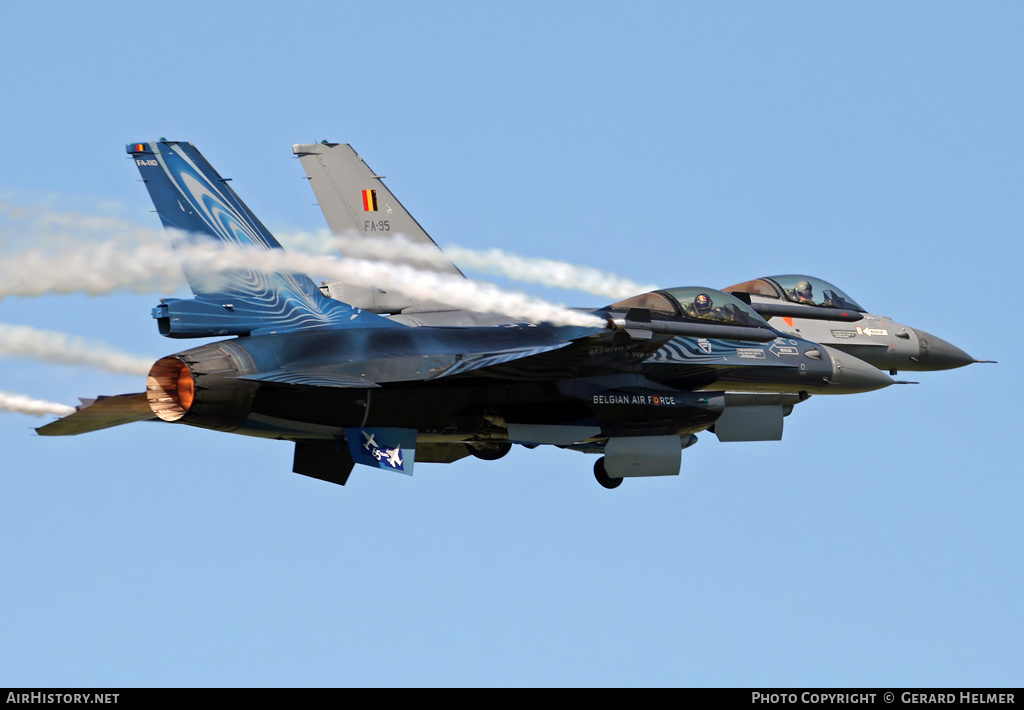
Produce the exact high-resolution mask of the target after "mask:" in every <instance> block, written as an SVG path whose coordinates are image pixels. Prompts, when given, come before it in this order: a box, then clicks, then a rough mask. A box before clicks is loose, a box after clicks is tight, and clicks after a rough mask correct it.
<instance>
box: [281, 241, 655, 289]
mask: <svg viewBox="0 0 1024 710" xmlns="http://www.w3.org/2000/svg"><path fill="white" fill-rule="evenodd" d="M281 240H282V242H284V241H287V242H289V244H292V245H295V246H296V247H297V248H299V249H301V250H302V251H304V252H306V253H315V254H322V255H328V254H336V253H338V252H340V253H341V254H342V256H344V257H351V258H359V259H369V260H374V261H387V262H394V263H399V264H408V265H410V266H413V267H415V268H417V269H420V270H433V268H436V267H440V266H443V265H444V264H447V263H448V261H449V260H451V261H452V262H453V263H455V264H456V265H457V266H458V267H460V268H462V269H471V270H477V271H485V272H487V273H491V274H500V275H501V276H505V277H507V278H510V279H513V280H515V281H524V282H527V283H537V284H542V285H544V286H552V287H555V288H565V289H571V290H575V291H582V292H584V293H591V294H594V295H595V296H604V297H606V298H610V299H612V300H619V299H623V298H628V297H629V296H635V295H637V294H640V293H646V292H648V291H654V290H656V289H658V288H659V287H658V286H655V285H653V284H643V283H638V282H636V281H632V280H630V279H626V278H623V277H621V276H617V275H615V274H612V273H610V272H607V271H602V270H600V269H595V268H591V267H589V266H576V265H574V264H570V263H568V262H565V261H554V260H552V259H539V258H534V257H525V256H519V255H517V254H512V253H510V252H507V251H504V250H502V249H489V250H487V251H479V250H475V249H467V248H465V247H460V246H458V245H456V244H449V245H448V246H446V247H445V248H444V251H443V252H442V251H441V250H440V249H439V248H438V247H436V246H434V245H431V244H423V243H419V242H413V241H411V240H410V239H408V238H407V237H406V236H405V235H402V234H398V235H395V236H392V237H374V238H372V239H366V238H364V237H362V236H360V235H359V234H357V233H355V232H350V233H347V234H344V235H341V236H336V237H332V236H331V235H330V233H329V232H327V231H326V230H320V231H318V232H314V233H312V234H308V233H288V234H283V235H282V236H281Z"/></svg>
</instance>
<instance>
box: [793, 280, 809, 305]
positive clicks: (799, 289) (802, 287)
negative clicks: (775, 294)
mask: <svg viewBox="0 0 1024 710" xmlns="http://www.w3.org/2000/svg"><path fill="white" fill-rule="evenodd" d="M793 293H794V294H795V295H796V297H797V298H799V299H801V300H804V301H810V300H811V299H812V298H814V292H813V289H812V288H811V284H810V282H809V281H800V282H799V283H797V285H796V288H794V289H793Z"/></svg>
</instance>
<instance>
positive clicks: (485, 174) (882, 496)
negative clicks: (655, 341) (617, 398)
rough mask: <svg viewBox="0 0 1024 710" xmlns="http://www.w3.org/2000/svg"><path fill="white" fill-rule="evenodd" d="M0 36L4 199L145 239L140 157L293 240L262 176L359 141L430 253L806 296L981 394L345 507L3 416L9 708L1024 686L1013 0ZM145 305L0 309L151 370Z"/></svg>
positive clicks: (1023, 12)
mask: <svg viewBox="0 0 1024 710" xmlns="http://www.w3.org/2000/svg"><path fill="white" fill-rule="evenodd" d="M4 25H5V28H6V30H5V31H4V33H3V34H4V37H3V41H2V42H0V88H2V94H3V105H4V110H3V111H0V129H2V131H0V135H3V136H4V138H5V140H3V141H2V143H0V200H3V201H5V202H7V203H14V204H19V205H26V206H33V207H36V208H39V209H53V210H62V211H76V212H80V213H82V214H83V215H107V216H116V217H118V218H120V219H125V220H129V221H132V222H137V223H139V224H142V225H145V226H151V227H153V226H157V220H156V217H155V215H154V214H152V213H151V212H150V210H151V209H152V207H151V205H150V203H149V200H148V197H147V195H146V192H145V189H144V188H143V186H142V184H141V183H139V182H138V174H137V172H136V170H135V168H134V167H133V166H132V165H131V164H130V162H129V161H128V160H126V155H125V153H124V145H125V144H126V143H128V142H130V141H138V140H152V139H155V138H159V137H167V138H170V139H174V140H188V141H191V142H193V143H194V144H195V145H196V146H197V147H198V148H199V149H200V150H201V151H203V153H204V154H205V155H206V157H207V158H208V159H209V160H210V161H211V162H212V163H213V164H214V165H215V166H216V167H217V168H218V170H220V172H221V173H222V174H224V175H225V176H228V177H231V178H233V180H234V181H233V183H232V185H233V186H234V188H235V189H236V191H237V192H238V193H239V194H240V195H241V197H242V198H243V199H244V200H245V201H246V202H247V203H248V205H249V206H250V207H251V208H252V209H253V210H254V211H255V212H256V213H257V214H258V215H259V216H260V217H261V218H262V219H263V220H264V221H265V223H266V224H267V225H268V226H269V227H270V228H271V229H272V230H292V231H296V230H309V231H312V230H316V229H320V228H322V227H323V226H324V224H323V219H322V217H321V215H320V213H319V210H318V209H317V208H316V207H315V206H314V205H313V203H314V198H313V195H312V192H311V191H310V190H309V187H308V185H307V184H306V180H305V179H304V176H303V173H302V170H301V168H300V166H299V164H298V161H297V160H295V159H294V157H293V156H292V154H291V148H290V146H291V145H292V144H293V143H303V142H313V141H319V140H322V139H330V140H332V141H341V142H349V143H352V144H353V145H354V146H355V147H356V149H357V150H358V151H359V153H360V154H361V155H362V156H363V157H364V158H365V159H366V161H367V162H368V163H369V164H370V165H371V166H372V167H373V168H374V169H375V170H377V171H378V172H379V173H381V174H384V175H387V176H388V181H387V182H388V185H389V187H390V188H391V189H392V190H393V191H394V192H395V193H396V194H397V195H398V196H399V197H400V199H401V200H402V201H403V202H404V204H405V205H406V206H407V207H408V208H409V209H410V210H411V211H412V213H413V214H414V215H416V217H417V218H418V220H419V221H420V223H421V224H423V226H424V227H425V228H426V229H427V230H428V231H429V232H430V233H431V234H432V235H433V236H434V237H435V239H437V240H438V241H439V242H441V243H442V244H444V243H457V244H459V245H462V246H465V247H470V248H478V249H489V248H493V247H498V248H503V249H508V250H510V251H513V252H516V253H519V254H523V255H527V256H538V257H546V258H552V259H559V260H565V261H570V262H573V263H578V264H581V265H586V266H592V267H596V268H601V269H606V270H610V271H614V272H615V273H618V274H621V275H623V276H625V277H628V278H632V279H635V280H637V281H641V282H653V283H658V284H660V285H662V286H665V287H672V286H682V285H705V286H710V287H723V286H727V285H729V284H732V283H736V282H739V281H743V280H746V279H749V278H753V277H756V276H761V275H767V274H774V273H809V274H813V275H816V276H819V277H822V278H825V279H827V280H829V281H832V282H834V283H836V284H837V285H839V286H840V287H841V288H842V289H843V290H845V291H846V292H847V293H849V294H850V295H851V296H853V297H854V298H855V299H856V300H857V301H859V302H860V303H861V304H863V305H864V306H865V307H867V308H868V309H870V310H872V311H874V312H876V313H884V314H886V315H890V316H892V317H893V318H896V319H898V320H899V321H901V322H903V323H907V324H909V325H912V326H914V327H916V328H919V329H923V330H926V331H928V332H931V333H934V334H935V335H938V336H939V337H942V338H945V339H947V340H949V341H951V342H953V343H954V344H956V345H958V346H960V347H962V348H963V349H965V350H966V351H968V352H970V353H971V354H972V355H974V356H975V357H978V358H987V359H992V360H998V361H999V364H998V365H974V366H971V367H968V368H963V369H960V370H955V371H951V372H943V373H922V374H920V375H919V376H916V377H908V379H916V380H920V381H921V384H920V385H917V386H914V387H890V388H888V389H886V390H882V391H880V392H875V393H871V394H864V395H855V396H846V397H833V398H829V397H815V398H812V399H811V401H809V402H807V403H805V404H802V405H800V406H799V407H798V408H797V410H796V411H795V412H794V413H793V415H792V416H790V417H789V418H788V419H787V420H786V432H785V438H784V439H783V441H781V442H771V443H753V444H721V443H719V442H718V441H717V440H716V439H715V438H714V437H713V436H710V435H705V436H702V437H701V441H700V443H699V444H698V445H697V446H695V447H693V448H691V449H689V450H687V451H685V452H684V453H683V466H682V471H681V474H680V476H678V477H668V478H662V479H650V480H633V481H627V482H626V483H625V484H624V485H623V486H621V487H620V488H618V489H617V490H615V491H607V490H605V489H603V488H601V487H600V486H598V485H597V484H596V482H595V481H594V479H593V476H592V474H591V466H592V463H593V460H592V458H590V457H586V456H582V455H579V454H575V453H572V452H566V451H561V450H544V449H537V450H533V451H529V450H525V449H519V450H516V451H514V452H513V453H512V454H510V455H509V456H507V457H506V458H505V459H502V460H501V461H498V462H494V463H487V462H483V461H477V460H475V459H468V460H463V461H460V462H457V463H455V464H453V465H450V466H439V465H425V466H418V467H417V470H416V475H415V476H414V477H413V478H411V479H410V478H407V477H405V476H399V475H395V474H388V473H386V472H383V471H382V472H375V471H371V470H368V469H366V470H357V471H356V472H355V473H354V474H353V476H352V479H351V480H350V483H349V484H348V485H347V486H346V487H344V488H339V487H334V486H330V485H328V484H325V483H321V482H319V481H315V480H312V479H307V478H304V477H301V476H297V475H294V474H291V473H289V471H290V468H291V456H292V451H291V448H292V447H291V446H289V445H287V444H284V443H282V442H272V441H259V440H249V439H245V438H241V437H233V436H231V435H226V434H216V433H212V432H207V431H200V430H195V429H190V428H187V427H177V426H171V425H159V424H145V423H140V424H134V425H130V426H127V427H120V428H116V429H111V430H108V431H104V432H98V433H95V434H93V435H89V436H83V437H72V438H67V439H50V438H42V437H37V436H34V435H33V433H32V427H34V426H38V425H40V424H41V423H43V422H45V421H47V419H46V418H43V419H37V418H33V417H28V416H25V415H20V414H12V413H3V412H0V452H2V458H0V570H2V574H0V599H2V600H3V604H2V605H0V685H4V686H179V685H180V686H206V685H213V686H221V685H229V686H234V685H238V686H264V685H270V686H277V685H285V686H292V685H326V686H352V685H357V686H362V685H371V686H374V685H386V686H390V685H502V686H504V685H573V686H576V685H586V686H591V685H598V686H600V685H630V686H633V685H637V686H649V685H670V686H677V685H681V686H779V685H783V686H789V685H796V686H803V685H810V686H874V687H887V686H899V687H903V686H959V685H966V686H990V685H1011V686H1019V685H1020V683H1021V679H1022V676H1021V669H1020V658H1021V657H1022V656H1024V646H1022V641H1021V639H1022V634H1021V633H1020V631H1021V628H1022V623H1024V612H1022V607H1021V604H1020V599H1021V597H1022V591H1024V572H1022V569H1024V566H1022V565H1021V561H1022V555H1021V545H1022V543H1021V540H1022V535H1021V522H1020V514H1021V508H1022V502H1024V498H1022V493H1024V484H1022V480H1021V474H1022V467H1021V464H1020V462H1019V461H1020V459H1019V447H1018V446H1017V444H1018V443H1019V438H1020V435H1021V418H1020V406H1019V403H1018V401H1017V398H1018V397H1019V394H1018V393H1019V391H1020V383H1021V377H1020V373H1019V369H1018V365H1017V361H1018V360H1019V358H1018V357H1017V355H1018V354H1019V353H1020V352H1021V345H1022V343H1021V336H1020V329H1019V328H1018V327H1017V326H1016V325H1015V323H1014V318H1015V316H1017V314H1018V310H1019V309H1018V308H1017V305H1016V304H1017V299H1018V294H1017V291H1016V284H1017V283H1018V279H1019V274H1018V272H1019V261H1020V255H1021V248H1020V246H1019V240H1020V236H1021V234H1022V228H1024V208H1022V204H1024V203H1022V201H1021V199H1020V194H1021V186H1022V179H1021V178H1022V175H1021V171H1022V167H1021V166H1022V165H1024V145H1022V144H1024V139H1022V131H1021V126H1022V125H1024V101H1022V98H1021V92H1020V87H1021V85H1022V82H1024V48H1022V45H1021V42H1020V37H1021V35H1022V31H1024V9H1022V7H1021V5H1020V4H1018V3H1010V2H990V3H981V4H978V3H973V4H966V3H959V4H957V3H934V2H897V3H881V2H868V3H828V4H825V3H812V2H806V3H796V2H779V3H770V4H768V3H743V2H735V3H714V4H711V3H682V2H673V3H656V2H639V3H628V4H627V3H611V2H598V3H582V2H579V3H572V2H561V3H558V2H555V3H540V2H524V3H516V4H514V5H509V6H506V7H497V6H492V4H490V3H451V2H441V3H433V4H429V5H427V4H422V3H411V2H410V3H398V2H385V3H378V4H373V5H367V4H366V3H326V2H323V3H321V2H302V1H298V2H294V3H290V4H289V6H288V9H287V10H285V9H277V8H260V9H259V10H258V11H254V9H253V7H252V6H251V4H246V3H238V2H221V3H200V2H176V3H149V4H146V5H145V6H143V5H142V4H139V3H127V2H124V3H120V2H102V3H94V4H92V5H90V6H89V7H88V8H86V7H84V6H79V5H77V4H72V3H53V2H39V3H32V4H28V3H21V4H18V5H16V6H12V7H11V8H8V9H7V10H6V11H5V23H4ZM4 238H5V239H7V240H9V243H8V244H5V245H3V246H4V249H5V250H6V253H10V252H12V251H14V250H16V248H18V245H17V244H15V242H16V241H17V239H16V236H12V235H11V234H9V233H8V234H7V235H6V236H5V237H4ZM517 288H523V289H524V290H527V291H528V292H530V293H532V294H535V295H540V296H544V297H548V298H557V299H558V300H560V301H562V302H565V303H569V304H574V305H597V304H595V303H594V298H593V297H592V296H586V295H584V294H574V293H571V292H564V291H561V292H560V291H555V290H547V289H541V288H537V287H532V286H526V285H518V286H517ZM168 295H170V294H168ZM156 299H157V295H156V294H153V295H135V294H127V293H118V294H114V295H110V296H104V297H92V298H91V297H86V296H50V297H39V298H31V299H29V298H8V299H6V300H3V301H0V322H3V323H15V324H25V325H32V326H35V327H37V328H45V329H48V330H57V331H61V332H67V333H73V334H77V335H82V336H88V337H91V338H96V339H100V340H103V341H106V342H108V343H111V344H113V345H115V346H117V347H119V348H121V349H123V350H126V351H128V352H131V353H135V354H138V355H144V356H147V357H152V358H153V359H155V358H157V357H159V356H161V355H164V354H168V353H171V352H176V351H178V350H180V349H182V344H181V343H176V342H172V341H168V340H166V339H163V338H161V337H160V336H159V335H158V334H157V332H156V327H155V324H154V323H153V321H152V319H151V318H150V315H149V311H150V309H151V308H152V306H153V305H154V304H155V303H156ZM142 387H143V384H142V383H141V382H140V380H139V378H137V377H132V376H126V375H112V374H105V373H101V372H97V371H94V370H90V369H85V368H79V367H72V366H56V365H49V364H42V363H36V362H31V361H27V360H15V359H5V360H0V390H12V391H17V392H22V393H25V394H30V395H32V396H35V397H40V398H43V399H48V400H53V401H58V402H64V403H68V404H73V403H75V401H76V398H77V397H78V396H83V397H88V396H95V395H97V394H114V393H119V392H136V391H140V389H141V388H142Z"/></svg>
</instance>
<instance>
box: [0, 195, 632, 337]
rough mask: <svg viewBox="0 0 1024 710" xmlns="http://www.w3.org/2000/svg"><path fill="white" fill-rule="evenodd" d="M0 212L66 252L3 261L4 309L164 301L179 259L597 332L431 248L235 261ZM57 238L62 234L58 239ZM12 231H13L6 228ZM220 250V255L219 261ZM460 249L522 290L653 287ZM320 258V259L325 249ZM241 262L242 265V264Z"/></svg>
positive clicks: (147, 237) (100, 221)
mask: <svg viewBox="0 0 1024 710" xmlns="http://www.w3.org/2000/svg"><path fill="white" fill-rule="evenodd" d="M0 208H2V209H0V217H2V218H5V221H6V222H7V223H9V222H10V221H11V220H12V219H13V220H14V221H15V222H17V221H18V220H19V219H20V220H22V222H23V223H24V224H23V226H24V228H25V229H27V230H28V231H29V232H31V231H33V230H37V231H39V232H40V233H43V232H44V231H45V232H46V234H47V235H48V239H47V241H50V242H51V243H53V242H56V243H58V244H59V245H60V248H59V250H58V251H57V252H56V253H54V251H53V250H52V249H33V250H30V251H26V252H21V253H17V254H14V255H10V256H5V258H4V259H2V260H0V300H2V299H3V298H4V297H7V296H12V295H19V296H39V295H43V294H47V293H56V294H61V293H87V294H90V295H101V294H106V293H111V292H113V291H117V290H123V289H128V290H132V291H134V292H137V293H168V292H173V291H174V290H176V289H177V288H178V287H179V286H180V285H181V283H182V277H181V270H180V267H179V266H178V260H179V259H182V260H184V261H187V262H189V263H190V264H192V267H193V270H194V271H195V272H198V271H199V270H200V268H205V270H206V271H207V272H208V271H209V268H208V267H209V266H210V264H205V263H203V262H204V261H206V260H209V261H210V262H211V263H212V264H216V265H217V266H218V268H221V269H232V268H233V269H239V268H250V269H254V270H271V271H274V270H280V271H302V272H306V273H316V274H318V275H319V276H321V277H327V278H328V279H330V280H337V281H345V282H346V283H351V284H353V285H360V286H365V287H370V288H374V287H376V288H384V289H388V290H399V291H402V292H403V293H406V294H408V295H410V296H413V297H415V298H418V299H422V300H431V301H437V302H443V303H446V304H449V305H451V306H453V307H456V308H462V309H466V310H477V311H486V312H498V313H504V314H506V315H509V316H512V317H515V318H522V319H524V320H532V321H550V322H556V323H565V324H579V325H584V324H585V325H597V322H596V319H593V318H589V317H582V316H581V315H580V313H579V312H578V311H572V310H570V309H567V308H565V307H564V306H556V305H553V304H547V303H546V302H544V301H541V300H540V299H535V298H530V297H528V296H525V295H523V294H520V293H507V292H504V291H502V290H500V289H499V288H498V287H497V286H494V285H492V284H486V283H480V282H475V281H467V280H465V279H457V278H456V279H448V278H446V277H444V275H442V274H440V273H439V272H437V271H435V270H433V269H432V268H431V264H436V263H438V260H441V262H442V263H443V261H444V260H445V257H444V255H443V254H440V253H439V251H438V250H437V249H436V248H434V247H432V246H430V245H422V244H413V243H411V242H409V241H408V240H407V239H404V238H399V239H395V240H393V241H392V240H365V239H352V238H345V239H342V240H340V241H338V240H334V241H335V247H336V248H337V247H340V248H341V250H342V251H343V252H344V253H345V255H346V256H363V257H367V258H362V259H351V258H346V259H344V260H338V259H337V258H333V259H332V258H330V257H327V256H315V255H310V254H300V253H296V252H285V251H282V250H273V251H270V252H261V251H247V252H245V253H244V254H243V255H238V254H236V255H235V256H232V255H230V254H228V253H227V250H228V248H227V247H224V246H222V245H221V246H218V247H214V246H211V245H209V244H200V245H198V246H197V247H189V248H181V249H179V250H178V253H177V255H175V254H173V253H172V252H171V250H170V249H169V248H168V247H167V246H164V244H162V243H160V242H159V241H157V239H158V235H159V234H160V230H154V229H149V228H145V227H139V226H138V225H133V224H130V223H127V222H124V221H123V220H118V219H113V218H105V217H104V218H96V217H89V216H83V215H73V214H70V215H69V214H60V213H56V214H54V213H48V212H43V213H39V214H35V213H33V215H34V216H33V219H27V218H25V217H24V215H22V214H21V213H20V212H19V211H18V209H16V208H14V207H11V206H10V205H6V204H4V203H0ZM5 211H6V214H5V213H4V212H5ZM4 226H5V224H4V220H0V228H3V227H4ZM52 229H56V230H57V231H56V233H54V232H52ZM7 230H8V231H9V230H10V227H9V226H7ZM46 230H51V231H46ZM0 231H3V230H2V229H0ZM104 233H109V234H112V235H113V236H112V238H111V239H107V240H104V241H100V242H98V241H96V240H95V237H97V236H99V235H102V234H104ZM324 234H325V233H323V232H321V233H315V234H313V235H308V234H291V235H288V239H287V240H288V241H292V242H298V243H300V244H301V245H303V246H304V247H306V248H312V247H314V245H316V244H318V243H319V244H323V243H324ZM82 235H84V237H85V238H83V237H82ZM22 236H24V234H22ZM218 249H219V250H220V252H221V253H217V250H218ZM454 249H455V250H456V252H457V255H458V257H459V260H460V261H465V262H471V263H472V264H473V265H474V266H475V267H476V268H479V269H484V270H490V271H494V272H498V273H502V274H504V275H506V276H509V277H511V278H515V279H519V280H524V281H532V282H535V283H542V284H547V285H551V286H558V287H563V288H575V289H578V290H584V291H588V292H591V293H595V294H600V295H603V296H608V297H610V298H613V299H618V298H621V297H624V296H626V295H633V294H636V293H640V292H643V291H649V290H652V287H649V286H644V285H640V284H635V283H633V282H631V281H629V280H626V279H621V278H619V277H616V276H614V275H612V274H607V273H605V272H601V271H599V270H597V269H590V268H586V267H574V266H572V265H570V264H566V263H564V262H556V261H551V260H546V259H528V258H524V257H517V256H515V255H512V254H508V253H506V252H501V251H499V250H491V251H490V252H474V251H472V250H468V249H461V248H459V247H454ZM317 250H318V251H322V247H319V248H318V249H317ZM243 257H244V259H245V260H246V261H242V260H240V259H242V258H243ZM389 257H390V258H395V259H396V260H398V261H399V264H392V263H389V262H387V261H383V260H382V259H385V258H389Z"/></svg>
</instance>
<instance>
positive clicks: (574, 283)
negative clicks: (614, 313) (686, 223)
mask: <svg viewBox="0 0 1024 710" xmlns="http://www.w3.org/2000/svg"><path fill="white" fill-rule="evenodd" d="M445 252H446V253H447V254H448V256H450V257H451V259H452V261H454V262H455V263H456V264H458V265H459V266H461V267H466V268H470V269H479V270H481V271H487V272H489V273H496V274H501V275H503V276H507V277H508V278H510V279H515V280H516V281H526V282H528V283H538V284H543V285H545V286H555V287H557V288H567V289H575V290H577V291H583V292H584V293H592V294H594V295H596V296H606V297H608V298H611V299H614V300H619V299H623V298H628V297H630V296H636V295H637V294H640V293H646V292H648V291H654V290H656V289H658V288H659V287H658V286H654V285H651V284H641V283H636V282H635V281H631V280H629V279H625V278H622V277H620V276H616V275H615V274H611V273H608V272H607V271H601V270H600V269H594V268H590V267H588V266H575V265H573V264H569V263H567V262H564V261H553V260H551V259H537V258H532V257H524V256H516V255H515V254H510V253H509V252H506V251H502V250H501V249H489V250H488V251H475V250H473V249H464V248H462V247H460V246H456V245H454V244H452V245H449V246H447V247H445Z"/></svg>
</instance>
